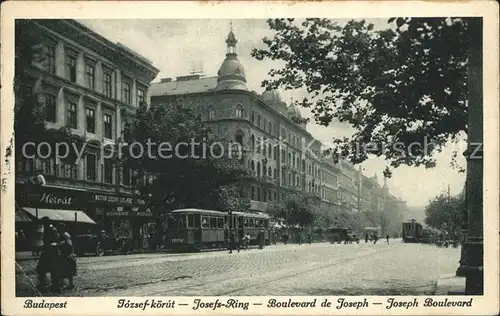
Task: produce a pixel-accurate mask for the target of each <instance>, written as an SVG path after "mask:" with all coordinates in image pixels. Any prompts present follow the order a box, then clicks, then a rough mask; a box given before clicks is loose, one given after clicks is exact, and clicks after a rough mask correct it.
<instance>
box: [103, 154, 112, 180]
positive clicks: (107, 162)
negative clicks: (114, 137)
mask: <svg viewBox="0 0 500 316" xmlns="http://www.w3.org/2000/svg"><path fill="white" fill-rule="evenodd" d="M104 182H106V183H113V160H111V159H104Z"/></svg>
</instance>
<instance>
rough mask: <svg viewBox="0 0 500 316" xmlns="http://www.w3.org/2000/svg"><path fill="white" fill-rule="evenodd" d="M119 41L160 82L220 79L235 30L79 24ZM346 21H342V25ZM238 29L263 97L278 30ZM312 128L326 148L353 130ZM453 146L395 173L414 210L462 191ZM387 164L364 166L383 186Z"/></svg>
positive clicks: (243, 56) (157, 23) (292, 95)
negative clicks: (427, 162)
mask: <svg viewBox="0 0 500 316" xmlns="http://www.w3.org/2000/svg"><path fill="white" fill-rule="evenodd" d="M79 21H80V22H81V23H83V24H84V25H86V26H87V27H89V28H91V29H92V30H94V31H96V32H97V33H99V34H100V35H102V36H104V37H106V38H107V39H109V40H111V41H113V42H119V43H121V44H123V45H125V46H127V47H129V48H131V49H133V50H134V51H136V52H137V53H138V54H140V55H142V56H143V57H145V58H147V59H148V60H150V61H151V62H152V63H153V65H154V66H155V67H156V68H158V69H160V73H159V74H158V76H157V77H156V79H155V80H154V82H157V81H160V79H161V78H168V77H170V78H175V77H177V76H182V75H186V74H189V72H190V71H191V70H193V69H194V68H200V66H202V68H203V71H204V74H205V75H206V76H216V75H217V71H218V69H219V67H220V65H221V63H222V61H223V60H224V57H225V53H226V44H225V39H226V37H227V34H228V32H229V25H230V21H229V20H201V19H200V20H173V19H169V20H165V19H161V20H160V19H149V20H119V19H113V20H79ZM345 22H346V20H338V23H339V24H343V23H345ZM367 22H370V23H373V24H374V25H375V28H377V29H379V28H386V27H390V26H389V25H388V24H387V23H386V20H384V19H378V20H377V19H367ZM232 23H233V31H234V33H235V35H236V38H237V40H238V45H237V53H238V58H239V60H240V61H241V63H242V65H243V67H244V69H245V73H246V78H247V87H248V88H249V90H254V91H256V92H258V93H261V92H262V91H263V90H264V89H263V88H262V87H261V82H262V80H265V79H267V78H269V77H268V72H269V70H270V69H273V68H280V67H281V66H282V65H281V64H280V63H279V62H276V61H269V60H266V61H257V60H256V59H254V58H253V57H251V55H250V52H251V51H252V49H253V48H263V47H264V45H263V43H262V38H263V37H264V36H268V37H271V36H272V34H273V33H272V31H271V30H270V29H269V27H268V26H267V23H266V21H265V20H261V19H247V20H238V19H237V20H232ZM280 95H281V98H282V99H283V100H284V101H285V102H287V103H288V102H290V100H292V99H294V100H298V99H301V98H302V97H303V96H305V95H306V92H304V91H280ZM300 111H301V113H302V114H303V116H304V117H311V113H310V112H309V110H308V109H300ZM307 130H308V131H309V132H310V133H311V134H312V135H313V136H314V137H315V138H317V139H318V140H320V141H322V142H323V143H324V144H330V143H331V138H332V136H333V135H335V136H336V137H343V136H349V135H350V134H351V133H352V129H351V128H350V126H348V125H345V124H340V123H338V122H333V123H332V124H330V126H328V127H323V126H319V125H315V124H314V123H313V121H311V123H309V124H308V127H307ZM464 150H465V142H462V143H461V144H460V148H459V159H458V163H459V165H460V166H462V167H465V164H466V163H465V159H464V158H463V157H462V156H461V154H460V153H462V152H463V151H464ZM452 151H453V148H452V147H451V146H448V147H446V148H445V149H444V150H443V151H442V152H441V153H439V154H437V155H436V161H437V165H436V167H434V168H432V169H425V168H424V167H418V168H416V167H409V166H401V167H398V168H397V169H395V170H394V171H393V174H392V177H391V178H390V179H389V181H388V185H389V188H390V191H391V193H392V194H394V195H396V196H398V197H400V198H402V199H404V200H405V201H407V203H408V206H413V207H421V206H425V205H426V204H427V203H428V201H429V200H430V199H432V198H433V197H435V196H436V195H439V194H440V193H443V192H446V191H447V190H448V186H449V188H450V193H451V194H452V195H455V194H458V193H460V192H461V191H462V189H463V186H464V183H465V173H459V172H458V170H457V169H453V168H452V167H451V166H450V161H451V153H452ZM385 166H386V163H385V161H384V159H382V158H371V159H369V160H367V161H365V162H364V163H363V164H362V169H363V172H364V174H365V175H367V176H369V177H371V176H373V175H374V174H377V176H378V179H379V182H380V184H382V181H383V175H382V171H383V170H384V168H385Z"/></svg>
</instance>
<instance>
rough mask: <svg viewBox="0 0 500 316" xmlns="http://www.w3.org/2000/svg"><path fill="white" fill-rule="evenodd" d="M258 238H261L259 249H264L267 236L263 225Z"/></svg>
mask: <svg viewBox="0 0 500 316" xmlns="http://www.w3.org/2000/svg"><path fill="white" fill-rule="evenodd" d="M258 239H259V249H264V242H265V236H264V228H263V227H262V226H261V227H260V231H259V237H258Z"/></svg>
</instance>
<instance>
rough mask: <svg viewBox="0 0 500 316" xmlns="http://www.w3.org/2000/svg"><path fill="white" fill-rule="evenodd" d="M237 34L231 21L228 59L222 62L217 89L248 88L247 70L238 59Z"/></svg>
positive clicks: (228, 36) (227, 41) (227, 42)
mask: <svg viewBox="0 0 500 316" xmlns="http://www.w3.org/2000/svg"><path fill="white" fill-rule="evenodd" d="M237 43H238V41H237V40H236V36H234V33H233V26H232V23H231V28H230V31H229V34H228V35H227V39H226V44H227V54H226V59H225V60H224V62H222V65H221V66H220V68H219V72H218V73H217V75H218V78H217V87H216V90H245V91H248V89H247V85H246V83H247V79H246V78H245V70H244V69H243V66H242V65H241V63H240V61H239V60H238V55H237V54H236V44H237Z"/></svg>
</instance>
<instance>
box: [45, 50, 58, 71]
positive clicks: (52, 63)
mask: <svg viewBox="0 0 500 316" xmlns="http://www.w3.org/2000/svg"><path fill="white" fill-rule="evenodd" d="M45 57H46V59H47V64H46V68H45V70H46V71H48V72H50V73H51V74H55V73H56V47H55V45H54V44H48V45H47V54H46V56H45Z"/></svg>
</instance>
